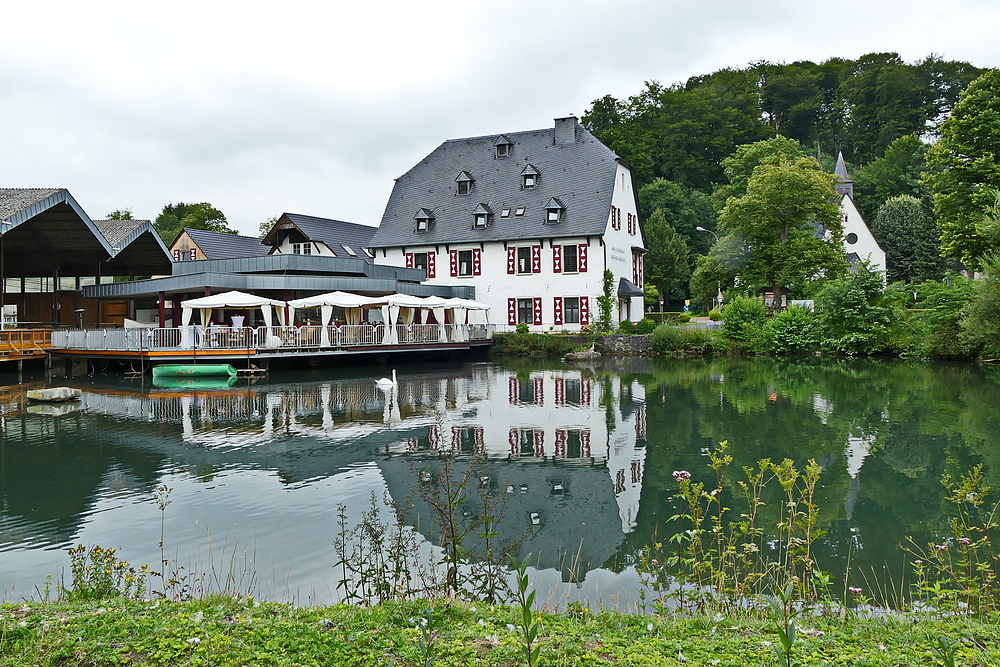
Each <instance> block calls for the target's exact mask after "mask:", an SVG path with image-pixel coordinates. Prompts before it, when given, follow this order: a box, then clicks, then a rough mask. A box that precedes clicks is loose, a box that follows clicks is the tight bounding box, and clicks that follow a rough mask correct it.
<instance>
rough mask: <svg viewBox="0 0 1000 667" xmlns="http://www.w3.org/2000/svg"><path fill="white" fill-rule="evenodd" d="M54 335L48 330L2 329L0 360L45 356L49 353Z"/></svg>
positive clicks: (0, 333) (0, 331) (0, 334)
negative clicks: (34, 355) (25, 356)
mask: <svg viewBox="0 0 1000 667" xmlns="http://www.w3.org/2000/svg"><path fill="white" fill-rule="evenodd" d="M52 333H53V332H52V331H49V330H46V329H2V330H0V358H2V357H13V356H23V355H33V354H45V353H46V352H48V351H49V346H50V345H51V342H50V337H51V335H52Z"/></svg>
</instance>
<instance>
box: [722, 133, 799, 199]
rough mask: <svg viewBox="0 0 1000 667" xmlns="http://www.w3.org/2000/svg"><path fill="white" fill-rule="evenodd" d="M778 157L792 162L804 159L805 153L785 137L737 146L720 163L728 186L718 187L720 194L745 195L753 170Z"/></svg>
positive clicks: (795, 142)
mask: <svg viewBox="0 0 1000 667" xmlns="http://www.w3.org/2000/svg"><path fill="white" fill-rule="evenodd" d="M779 156H784V157H785V158H788V159H789V160H794V159H796V158H800V157H805V153H804V152H803V151H802V146H801V145H799V143H798V142H797V141H795V140H793V139H789V138H787V137H774V138H773V139H766V140H764V141H756V142H754V143H752V144H743V145H742V146H738V147H737V148H736V150H735V151H734V152H733V154H732V155H730V156H729V157H727V158H726V159H725V160H723V161H722V168H723V170H724V171H725V174H726V178H728V179H729V185H724V186H722V187H720V188H719V190H720V192H721V193H722V194H723V195H724V196H726V197H742V196H743V195H745V194H746V191H747V183H749V182H750V177H751V176H752V175H753V170H754V169H756V168H757V166H758V165H760V164H761V163H763V162H764V161H765V160H768V159H771V158H776V157H779Z"/></svg>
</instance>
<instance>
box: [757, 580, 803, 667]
mask: <svg viewBox="0 0 1000 667" xmlns="http://www.w3.org/2000/svg"><path fill="white" fill-rule="evenodd" d="M795 584H796V582H795V580H794V579H789V580H788V581H787V582H786V583H785V586H784V588H777V587H775V589H774V595H768V596H767V597H765V600H766V601H767V606H768V608H769V609H770V610H771V620H772V623H773V624H774V626H775V632H776V634H777V635H778V641H779V642H781V646H780V647H779V646H775V647H774V654H775V656H776V657H777V658H778V665H779V666H780V667H792V665H793V664H794V663H793V662H792V649H793V648H794V646H795V638H796V634H797V629H796V626H795V617H796V616H798V615H799V614H800V613H801V612H802V608H801V607H796V606H795Z"/></svg>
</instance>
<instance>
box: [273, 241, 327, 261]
mask: <svg viewBox="0 0 1000 667" xmlns="http://www.w3.org/2000/svg"><path fill="white" fill-rule="evenodd" d="M296 245H297V246H299V248H298V252H295V250H296V248H295V246H296ZM306 245H308V246H309V251H308V252H305V248H304V247H303V246H306ZM274 252H275V254H283V255H293V254H294V255H323V256H324V257H336V255H335V254H334V252H333V251H332V250H330V248H329V247H328V246H327V245H326V244H325V243H320V242H318V241H311V242H309V243H292V242H291V241H290V240H289V239H288V238H285V240H284V241H282V243H281V245H279V246H277V247H276V248H275V249H274Z"/></svg>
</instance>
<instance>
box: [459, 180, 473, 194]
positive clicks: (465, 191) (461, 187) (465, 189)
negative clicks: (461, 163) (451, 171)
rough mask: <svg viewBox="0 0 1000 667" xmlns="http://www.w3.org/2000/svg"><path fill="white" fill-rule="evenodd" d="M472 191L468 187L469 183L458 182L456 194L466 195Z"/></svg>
mask: <svg viewBox="0 0 1000 667" xmlns="http://www.w3.org/2000/svg"><path fill="white" fill-rule="evenodd" d="M471 190H472V188H470V187H469V181H459V182H458V194H460V195H467V194H469V192H470V191H471Z"/></svg>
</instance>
